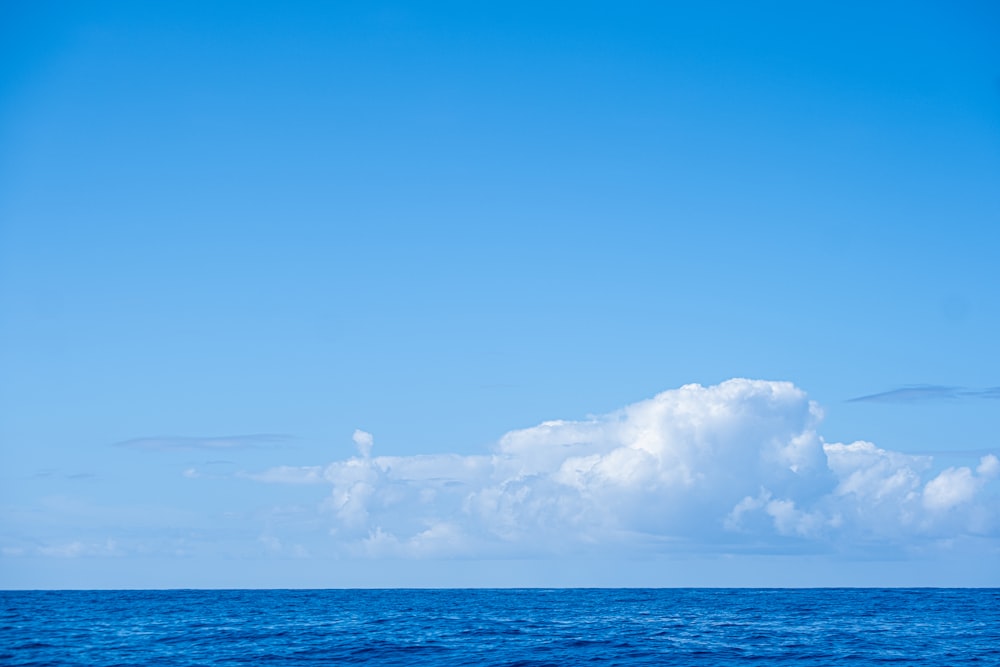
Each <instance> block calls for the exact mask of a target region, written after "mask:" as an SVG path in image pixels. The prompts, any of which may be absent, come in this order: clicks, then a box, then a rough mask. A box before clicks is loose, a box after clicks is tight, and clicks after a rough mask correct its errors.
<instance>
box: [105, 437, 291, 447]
mask: <svg viewBox="0 0 1000 667" xmlns="http://www.w3.org/2000/svg"><path fill="white" fill-rule="evenodd" d="M292 440H294V438H293V437H292V436H290V435H285V434H280V433H254V434H250V435H226V436H212V437H197V436H154V437H147V438H132V439H130V440H124V441H122V442H118V443H115V445H116V446H118V447H127V448H129V449H146V450H155V451H175V450H199V449H200V450H209V451H220V450H231V449H255V448H265V447H280V446H282V445H285V444H287V443H289V442H290V441H292Z"/></svg>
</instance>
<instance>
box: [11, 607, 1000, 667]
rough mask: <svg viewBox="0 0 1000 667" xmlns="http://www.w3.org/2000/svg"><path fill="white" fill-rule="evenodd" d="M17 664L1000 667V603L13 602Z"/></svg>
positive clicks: (13, 644) (13, 657) (13, 656)
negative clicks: (894, 666) (893, 666)
mask: <svg viewBox="0 0 1000 667" xmlns="http://www.w3.org/2000/svg"><path fill="white" fill-rule="evenodd" d="M0 663H2V664H10V665H240V664H276V665H348V664H370V665H538V666H541V665H581V664H587V663H591V664H600V665H781V664H795V665H803V666H806V665H883V664H888V663H896V664H900V665H965V664H970V665H971V664H975V665H1000V590H998V589H990V590H982V589H980V590H943V589H915V590H904V589H890V590H873V589H816V590H753V589H681V590H678V589H656V590H643V589H625V590H606V589H586V590H580V589H577V590H573V589H570V590H317V591H297V590H280V591H256V590H246V591H194V590H188V591H28V592H11V591H6V592H0Z"/></svg>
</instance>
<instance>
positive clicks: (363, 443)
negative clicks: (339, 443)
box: [352, 428, 375, 458]
mask: <svg viewBox="0 0 1000 667" xmlns="http://www.w3.org/2000/svg"><path fill="white" fill-rule="evenodd" d="M352 439H353V440H354V445H355V446H356V447H357V448H358V452H359V453H360V454H361V456H363V457H365V458H368V457H369V456H371V454H372V446H373V445H374V444H375V438H374V437H373V436H372V434H371V433H369V432H368V431H362V430H361V429H360V428H358V429H354V435H353V436H352Z"/></svg>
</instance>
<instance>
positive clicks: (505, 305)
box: [0, 0, 1000, 588]
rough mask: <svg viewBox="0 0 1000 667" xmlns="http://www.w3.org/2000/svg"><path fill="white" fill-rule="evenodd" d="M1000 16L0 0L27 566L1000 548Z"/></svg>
mask: <svg viewBox="0 0 1000 667" xmlns="http://www.w3.org/2000/svg"><path fill="white" fill-rule="evenodd" d="M998 31H1000V11H998V10H997V7H996V6H995V5H994V4H993V3H990V2H985V1H983V2H978V1H973V0H960V1H958V2H952V3H930V2H877V3H871V2H864V3H862V2H820V3H798V2H780V1H778V2H762V3H742V2H703V3H660V2H629V3H619V2H544V3H537V2H531V3H528V2H519V1H517V0H514V1H506V2H481V3H459V2H455V3H443V2H420V3H415V2H413V3H410V2H366V3H361V2H358V3H354V2H332V3H320V2H293V3H255V2H215V3H203V2H185V1H183V0H182V1H180V2H170V3H134V2H124V1H123V2H105V1H101V0H98V1H96V2H88V3H70V2H48V1H46V0H42V1H32V2H27V1H22V0H8V1H6V2H2V3H0V588H170V587H198V588H214V587H243V588H270V587H310V588H321V587H428V586H430V587H451V586H544V587H548V586H1000V567H997V564H998V563H1000V460H998V457H1000V436H998V435H997V434H998V432H1000V428H998V427H1000V353H998V345H997V341H998V340H1000V334H998V332H1000V261H998V257H1000V39H997V35H998V34H1000V32H998Z"/></svg>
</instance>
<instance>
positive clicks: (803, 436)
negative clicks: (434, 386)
mask: <svg viewBox="0 0 1000 667" xmlns="http://www.w3.org/2000/svg"><path fill="white" fill-rule="evenodd" d="M822 416H823V414H822V410H821V409H820V407H819V406H818V405H816V404H815V403H814V402H812V401H810V400H809V399H808V397H807V396H806V394H805V392H803V391H802V390H801V389H799V388H798V387H796V386H794V385H793V384H791V383H788V382H769V381H760V380H746V379H734V380H729V381H727V382H723V383H721V384H719V385H715V386H710V387H703V386H701V385H696V384H692V385H686V386H683V387H680V388H678V389H674V390H670V391H665V392H663V393H661V394H658V395H657V396H655V397H653V398H651V399H648V400H644V401H640V402H638V403H634V404H632V405H628V406H626V407H624V408H622V409H620V410H617V411H615V412H612V413H609V414H606V415H600V416H595V417H591V418H588V419H585V420H577V421H566V420H553V421H546V422H543V423H541V424H539V425H537V426H534V427H531V428H526V429H520V430H516V431H511V432H509V433H507V434H506V435H504V436H503V437H502V438H500V440H499V441H498V442H497V443H496V445H495V446H494V447H493V448H492V451H490V452H487V453H484V454H483V455H478V456H461V455H457V454H431V455H419V456H374V457H373V456H371V449H370V447H371V444H372V441H373V440H372V438H371V435H370V434H368V433H366V432H364V431H357V432H356V433H355V442H356V444H358V446H359V452H360V454H361V456H357V457H353V458H350V459H346V460H341V461H335V462H333V463H331V464H329V465H327V466H325V467H320V466H313V467H298V468H292V467H287V466H286V467H279V468H273V469H271V470H268V471H264V472H262V473H257V474H255V475H253V476H252V478H253V479H258V480H260V481H268V482H286V483H307V482H308V483H316V484H320V483H322V484H326V485H328V486H329V487H330V492H329V495H328V496H327V498H326V500H325V501H324V502H323V503H322V508H323V512H324V513H325V516H326V521H327V525H328V531H329V533H330V535H331V540H332V542H333V543H334V544H336V545H337V548H339V549H341V550H342V551H344V552H346V553H351V554H355V555H362V556H390V555H391V556H412V557H431V556H446V555H450V556H456V555H468V556H474V555H533V554H541V553H550V554H551V553H565V552H574V553H576V552H579V551H581V550H585V551H586V550H595V551H596V550H607V549H621V548H626V549H630V550H635V549H649V550H655V551H662V550H689V551H690V550H700V551H705V550H708V551H713V550H714V551H717V552H732V551H734V550H737V551H738V550H754V549H768V548H773V547H774V545H788V544H790V543H796V544H799V545H800V548H806V549H842V548H848V547H849V545H880V546H881V547H886V548H889V547H891V548H906V547H907V546H908V545H912V544H913V543H915V542H919V541H920V540H935V539H942V538H949V537H958V536H962V535H979V536H983V535H985V536H991V537H1000V521H998V506H997V501H996V494H995V493H992V491H991V490H992V489H993V486H992V485H993V480H994V479H996V478H997V477H998V476H1000V460H998V459H997V458H996V456H993V455H987V456H984V457H983V458H982V459H981V461H980V464H979V466H978V467H977V468H976V469H975V470H973V469H971V468H963V467H959V468H948V469H946V470H944V471H941V472H939V473H937V474H936V475H935V474H934V470H933V459H932V458H931V457H929V456H914V455H909V454H903V453H900V452H893V451H889V450H885V449H882V448H879V447H877V446H876V445H875V444H873V443H870V442H865V441H858V442H853V443H827V442H825V441H824V440H823V439H822V437H821V436H820V435H819V433H818V432H817V428H818V426H819V424H820V422H821V420H822ZM359 434H361V435H359Z"/></svg>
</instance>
